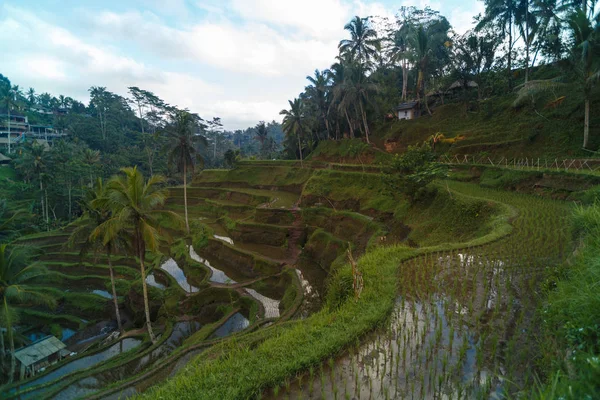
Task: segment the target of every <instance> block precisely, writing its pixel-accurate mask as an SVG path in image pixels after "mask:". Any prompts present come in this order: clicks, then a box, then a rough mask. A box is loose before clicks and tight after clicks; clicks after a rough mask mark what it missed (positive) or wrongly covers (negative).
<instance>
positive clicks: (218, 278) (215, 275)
mask: <svg viewBox="0 0 600 400" xmlns="http://www.w3.org/2000/svg"><path fill="white" fill-rule="evenodd" d="M190 257H191V259H192V260H194V261H196V262H199V263H201V264H204V265H206V266H207V267H208V268H210V270H211V271H212V275H211V276H210V279H209V281H211V282H215V283H229V284H231V283H236V281H234V280H233V279H231V278H230V277H228V276H227V275H226V274H225V272H223V271H221V270H220V269H216V268H215V267H213V266H212V265H210V262H208V260H206V259H204V258H202V257H200V256H199V255H198V253H196V250H194V247H192V246H190Z"/></svg>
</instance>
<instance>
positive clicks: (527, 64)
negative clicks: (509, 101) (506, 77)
mask: <svg viewBox="0 0 600 400" xmlns="http://www.w3.org/2000/svg"><path fill="white" fill-rule="evenodd" d="M528 17H529V0H525V83H527V82H528V81H529V18H528Z"/></svg>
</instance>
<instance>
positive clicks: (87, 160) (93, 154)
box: [82, 148, 100, 188]
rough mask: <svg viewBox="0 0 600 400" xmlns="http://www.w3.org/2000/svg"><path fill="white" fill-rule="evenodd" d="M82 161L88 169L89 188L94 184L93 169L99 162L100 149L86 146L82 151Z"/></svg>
mask: <svg viewBox="0 0 600 400" xmlns="http://www.w3.org/2000/svg"><path fill="white" fill-rule="evenodd" d="M82 156H83V157H82V161H83V163H84V164H85V165H87V167H88V168H89V170H90V188H92V187H93V186H94V169H96V165H97V164H98V163H99V162H100V151H99V150H92V149H90V148H86V149H84V150H83V153H82Z"/></svg>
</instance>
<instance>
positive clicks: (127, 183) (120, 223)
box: [91, 167, 181, 343]
mask: <svg viewBox="0 0 600 400" xmlns="http://www.w3.org/2000/svg"><path fill="white" fill-rule="evenodd" d="M121 171H122V172H123V174H122V175H117V176H114V177H113V178H111V179H110V181H109V182H108V184H107V187H106V196H105V197H104V198H102V199H98V200H96V201H94V206H96V205H97V206H99V207H106V208H108V209H110V210H111V216H110V218H109V219H108V220H106V221H105V222H103V223H102V224H101V225H99V226H98V227H96V229H94V230H93V231H92V234H91V237H92V238H101V239H102V244H103V245H104V246H106V245H107V244H109V243H111V242H114V241H115V240H117V238H118V237H119V236H121V235H124V234H125V235H126V236H127V237H128V238H130V240H131V242H130V245H131V247H132V248H133V250H134V252H135V254H136V255H137V257H138V259H139V261H140V272H141V275H142V292H143V297H144V311H145V313H146V326H147V329H148V335H149V336H150V340H151V341H152V343H155V342H156V337H155V336H154V332H153V331H152V321H151V320H150V307H149V304H148V287H147V284H146V268H145V265H144V263H145V260H146V251H147V250H148V251H151V252H156V251H158V250H159V243H160V240H161V236H162V233H163V226H162V225H163V221H164V219H165V218H167V219H168V220H169V221H170V222H171V223H175V224H176V225H179V224H180V222H181V218H180V217H179V216H178V215H177V214H175V213H174V212H171V211H166V210H163V209H162V207H163V205H164V203H165V201H166V199H167V190H166V188H164V187H163V186H162V185H164V184H165V183H166V179H165V178H164V177H162V176H159V175H154V176H151V177H150V178H149V179H148V180H147V181H145V180H144V176H143V175H142V173H141V172H140V171H139V170H138V169H137V167H133V168H123V169H121Z"/></svg>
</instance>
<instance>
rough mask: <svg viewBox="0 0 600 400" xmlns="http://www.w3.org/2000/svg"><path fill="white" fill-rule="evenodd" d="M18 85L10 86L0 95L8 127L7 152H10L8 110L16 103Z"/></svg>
mask: <svg viewBox="0 0 600 400" xmlns="http://www.w3.org/2000/svg"><path fill="white" fill-rule="evenodd" d="M18 95H19V87H18V86H12V87H11V86H10V85H8V86H7V88H6V89H5V90H4V93H2V94H1V96H2V103H3V105H4V106H5V107H6V126H7V128H8V153H11V135H10V125H11V124H10V110H11V109H12V108H14V107H15V106H16V105H17V104H18V100H17V98H18Z"/></svg>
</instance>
